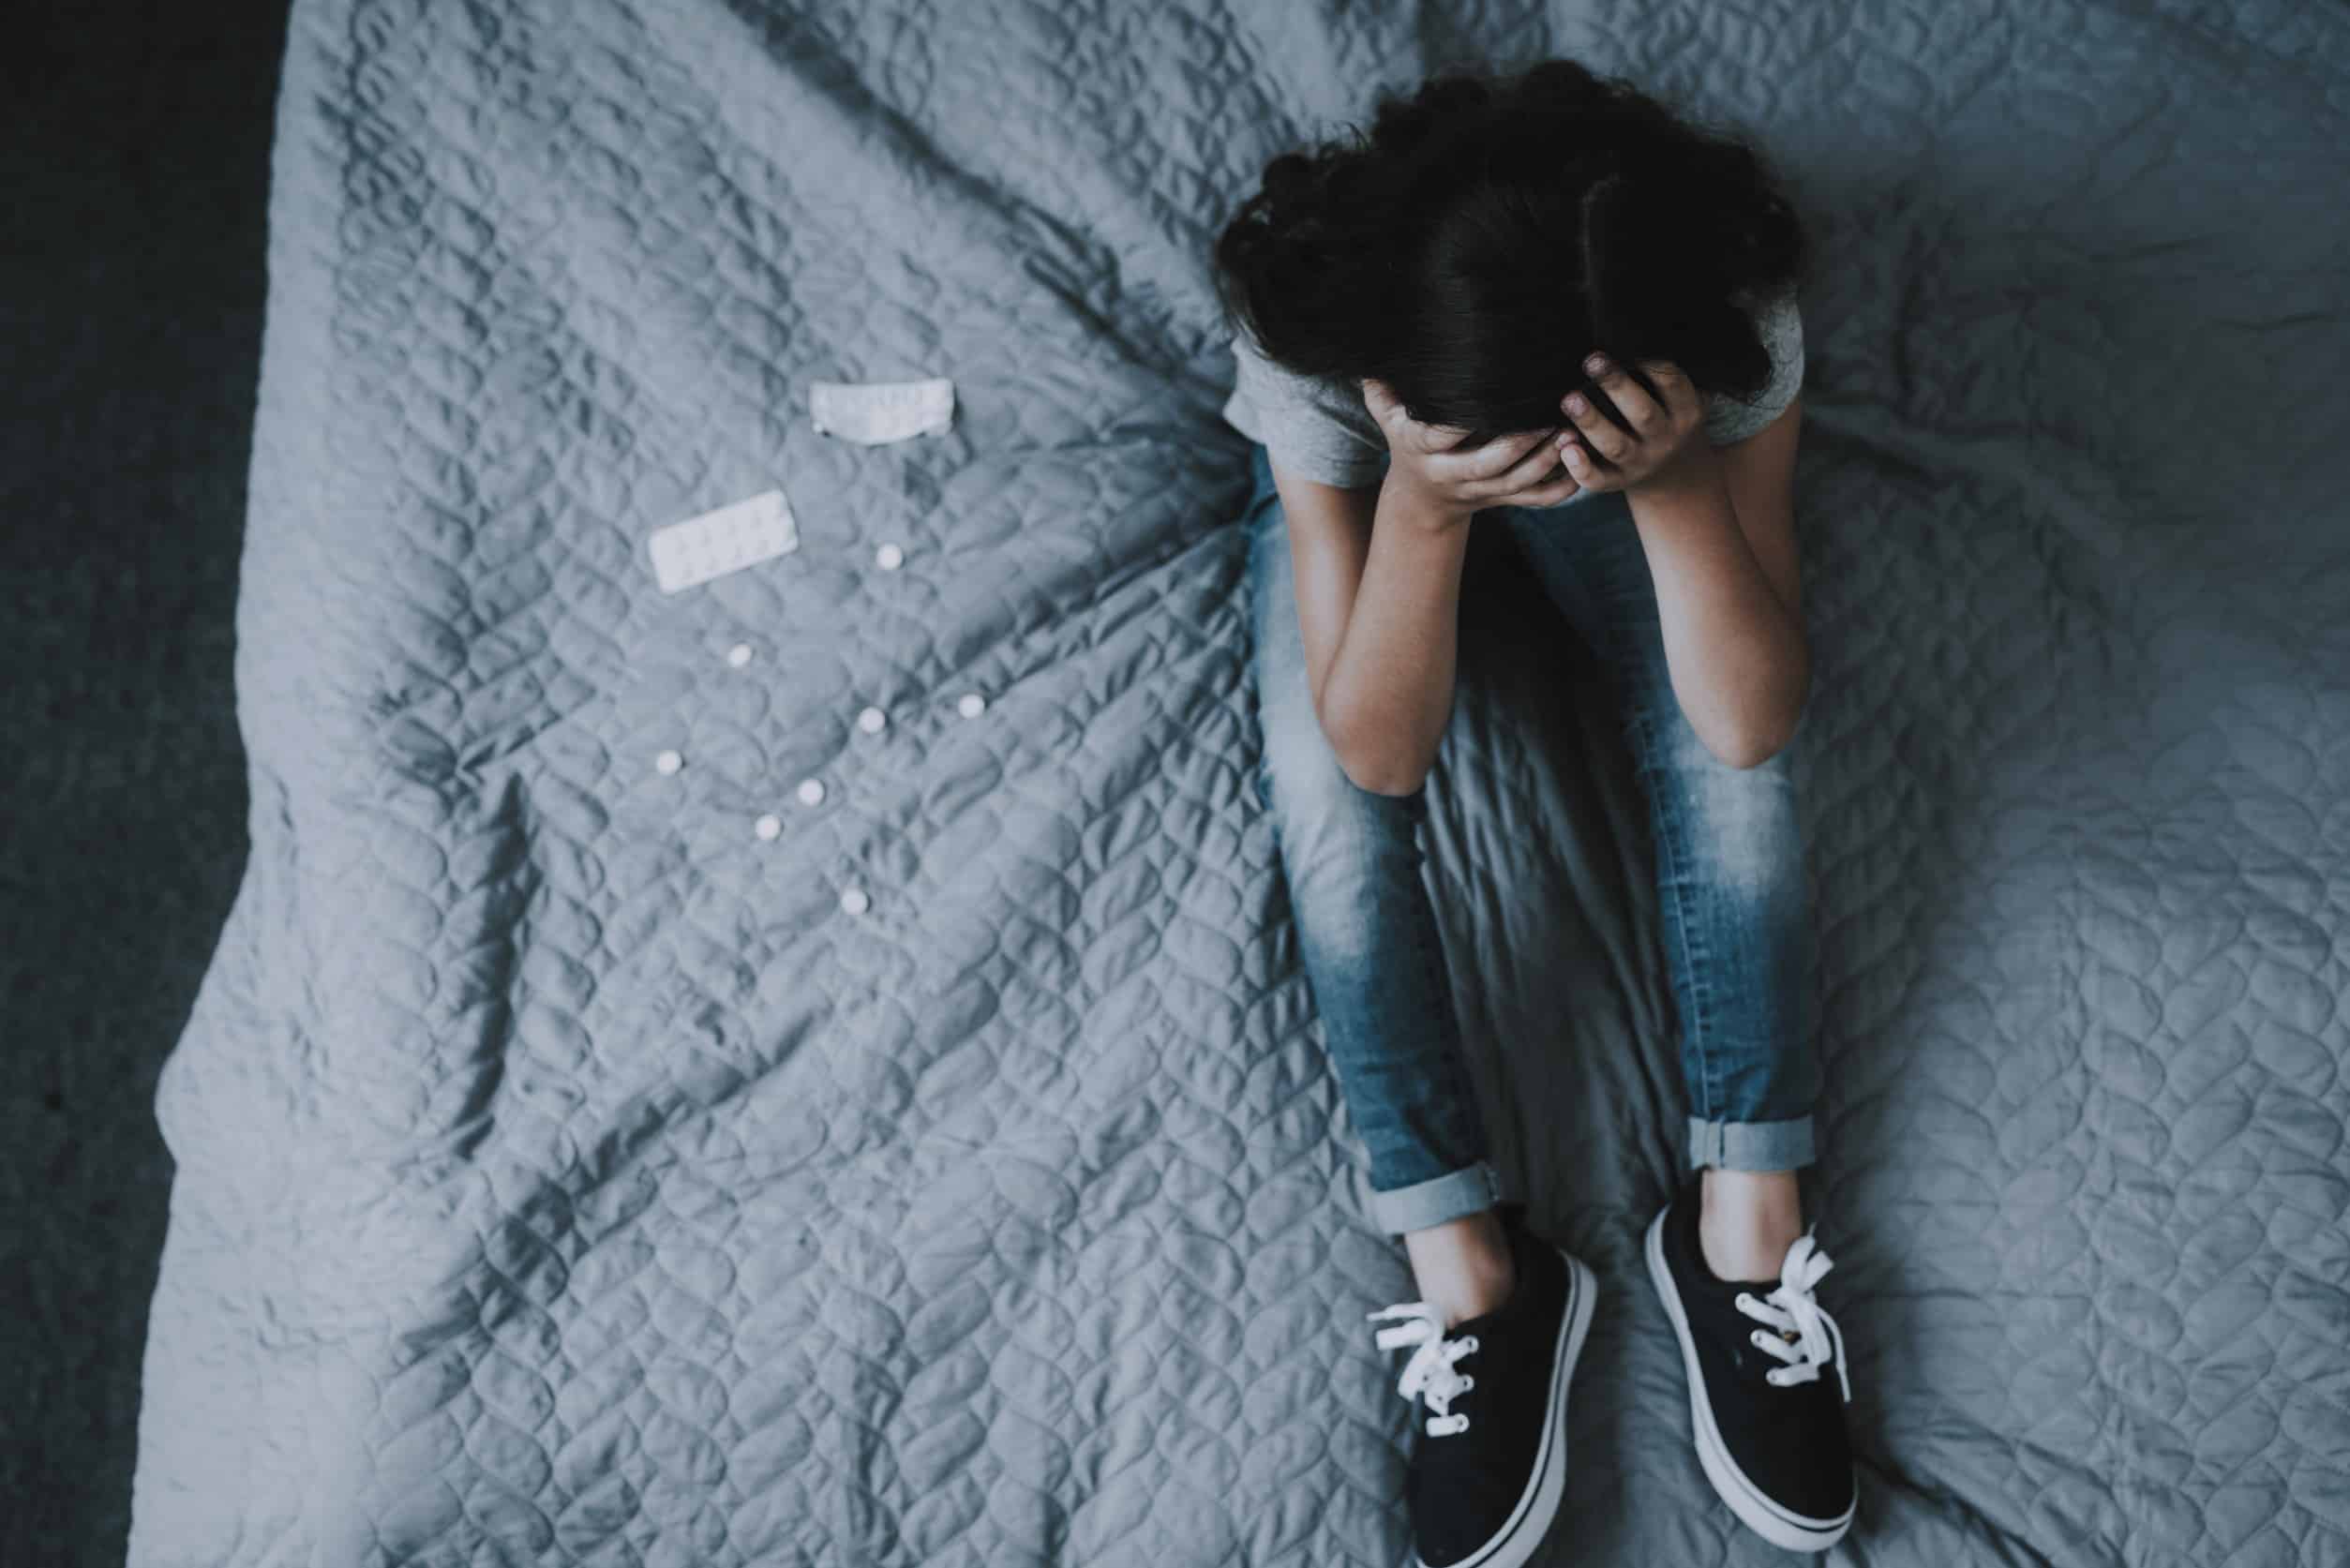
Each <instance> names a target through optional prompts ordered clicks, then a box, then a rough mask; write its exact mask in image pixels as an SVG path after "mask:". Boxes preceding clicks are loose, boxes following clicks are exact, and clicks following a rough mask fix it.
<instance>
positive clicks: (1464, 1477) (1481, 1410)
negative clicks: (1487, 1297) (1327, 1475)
mask: <svg viewBox="0 0 2350 1568" xmlns="http://www.w3.org/2000/svg"><path fill="white" fill-rule="evenodd" d="M1494 1207H1495V1210H1496V1217H1498V1218H1499V1219H1500V1220H1501V1222H1502V1230H1503V1232H1504V1234H1506V1235H1507V1236H1508V1237H1509V1243H1510V1255H1511V1258H1512V1260H1513V1261H1514V1262H1515V1263H1516V1265H1517V1270H1518V1282H1517V1284H1516V1285H1515V1286H1514V1287H1513V1288H1512V1289H1511V1291H1510V1294H1509V1299H1508V1300H1507V1301H1504V1303H1502V1305H1501V1306H1499V1307H1495V1308H1494V1309H1493V1310H1492V1311H1490V1312H1487V1313H1483V1314H1481V1315H1479V1316H1477V1317H1474V1318H1469V1319H1464V1320H1463V1321H1462V1322H1459V1323H1456V1324H1454V1325H1453V1327H1452V1329H1451V1330H1450V1332H1446V1330H1445V1328H1444V1314H1443V1313H1442V1312H1440V1311H1439V1310H1437V1308H1436V1307H1433V1306H1431V1305H1429V1303H1427V1302H1424V1301H1414V1302H1405V1303H1401V1304H1400V1305H1398V1306H1394V1307H1383V1308H1381V1309H1380V1310H1379V1311H1376V1312H1373V1313H1370V1314H1369V1316H1370V1317H1371V1318H1372V1319H1374V1320H1375V1319H1380V1318H1400V1319H1403V1320H1404V1321H1403V1322H1400V1323H1398V1324H1396V1325H1395V1326H1393V1327H1390V1328H1383V1329H1381V1330H1379V1331H1378V1336H1377V1338H1378V1343H1379V1347H1380V1348H1381V1349H1382V1350H1387V1349H1392V1348H1393V1347H1395V1346H1398V1345H1414V1346H1417V1347H1418V1348H1417V1349H1416V1350H1414V1351H1413V1352H1412V1357H1411V1359H1410V1360H1409V1361H1407V1362H1405V1363H1404V1366H1403V1376H1402V1377H1401V1378H1400V1379H1399V1380H1398V1381H1397V1383H1396V1391H1397V1392H1398V1393H1400V1394H1401V1395H1402V1396H1404V1397H1405V1398H1407V1399H1410V1398H1414V1397H1417V1398H1418V1399H1420V1400H1421V1401H1422V1402H1423V1403H1424V1404H1425V1405H1426V1407H1427V1409H1428V1412H1429V1413H1428V1418H1427V1420H1425V1421H1423V1422H1421V1423H1420V1424H1419V1425H1420V1430H1419V1431H1417V1432H1415V1433H1414V1434H1413V1441H1412V1454H1411V1471H1410V1474H1409V1476H1408V1478H1407V1479H1406V1482H1405V1488H1404V1495H1405V1501H1406V1502H1407V1503H1408V1504H1409V1512H1410V1516H1411V1519H1412V1544H1413V1547H1414V1556H1413V1559H1412V1561H1413V1568H1519V1564H1520V1563H1523V1562H1524V1561H1527V1560H1528V1559H1529V1558H1531V1557H1533V1556H1534V1548H1535V1547H1536V1546H1539V1545H1541V1543H1542V1537H1543V1533H1544V1532H1545V1531H1548V1530H1549V1528H1550V1521H1551V1519H1552V1518H1553V1517H1555V1516H1557V1514H1558V1511H1559V1501H1560V1500H1561V1499H1562V1498H1563V1497H1564V1496H1565V1494H1566V1384H1567V1380H1568V1379H1569V1378H1571V1377H1572V1376H1574V1373H1575V1358H1576V1356H1577V1355H1579V1354H1580V1353H1581V1351H1582V1349H1583V1332H1584V1330H1586V1329H1588V1328H1589V1327H1591V1308H1592V1300H1593V1297H1594V1294H1595V1293H1596V1292H1595V1291H1594V1285H1593V1281H1592V1276H1591V1270H1589V1269H1587V1268H1585V1267H1584V1266H1583V1265H1582V1264H1581V1263H1580V1262H1577V1261H1576V1260H1575V1259H1574V1258H1572V1257H1569V1256H1568V1255H1567V1254H1566V1253H1564V1252H1563V1251H1561V1250H1559V1249H1558V1248H1557V1247H1552V1246H1551V1245H1550V1244H1549V1242H1547V1241H1544V1240H1543V1239H1542V1238H1541V1237H1540V1236H1537V1235H1535V1234H1534V1232H1531V1231H1529V1230H1527V1229H1526V1217H1525V1204H1524V1203H1522V1202H1517V1201H1514V1200H1506V1201H1504V1202H1500V1203H1497V1204H1495V1205H1494Z"/></svg>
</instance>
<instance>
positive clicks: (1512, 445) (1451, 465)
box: [1363, 381, 1582, 523]
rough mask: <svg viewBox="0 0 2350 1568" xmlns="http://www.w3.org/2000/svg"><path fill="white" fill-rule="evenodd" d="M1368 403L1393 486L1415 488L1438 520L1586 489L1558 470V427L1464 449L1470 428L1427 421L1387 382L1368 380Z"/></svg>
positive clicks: (1551, 502)
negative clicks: (1405, 406)
mask: <svg viewBox="0 0 2350 1568" xmlns="http://www.w3.org/2000/svg"><path fill="white" fill-rule="evenodd" d="M1363 406H1364V407H1365V408H1368V409H1369V410H1370V414H1371V417H1372V418H1373V419H1375V420H1377V421H1378V422H1379V427H1380V429H1382V430H1383V431H1385V432H1386V437H1387V453H1388V457H1389V462H1388V465H1387V483H1388V484H1390V485H1404V486H1405V487H1407V488H1408V489H1410V490H1411V491H1412V493H1413V494H1414V496H1415V497H1416V498H1418V499H1419V500H1420V501H1421V502H1422V504H1423V505H1425V506H1426V507H1427V508H1428V509H1429V512H1430V513H1431V514H1432V515H1435V516H1436V517H1437V518H1438V519H1439V521H1440V522H1444V523H1455V522H1463V523H1465V522H1467V521H1468V520H1469V518H1470V517H1471V516H1472V515H1474V514H1476V513H1478V512H1481V511H1483V510H1484V509H1485V508H1487V507H1489V506H1528V507H1534V506H1556V505H1558V504H1559V502H1561V501H1563V500H1565V499H1566V498H1567V497H1569V496H1571V495H1573V494H1574V493H1575V492H1576V491H1577V490H1579V489H1580V488H1581V487H1582V486H1581V485H1579V484H1578V483H1577V481H1576V480H1575V479H1574V478H1573V477H1572V476H1571V475H1569V474H1566V473H1564V472H1563V471H1562V470H1561V469H1560V467H1559V452H1558V447H1557V445H1556V444H1555V443H1556V442H1557V441H1558V440H1559V438H1560V437H1561V436H1562V435H1563V434H1564V431H1563V430H1562V429H1561V428H1560V427H1559V426H1552V427H1550V428H1549V429H1545V430H1522V431H1519V432H1516V433H1514V434H1511V435H1506V436H1496V437H1494V438H1493V439H1492V440H1491V441H1487V442H1486V443H1485V444H1484V445H1483V446H1474V447H1470V448H1468V449H1466V450H1462V449H1461V448H1460V447H1459V441H1460V440H1461V438H1462V437H1463V436H1465V435H1466V434H1467V432H1466V431H1464V430H1461V429H1459V428H1458V427H1456V426H1450V425H1423V424H1421V423H1420V422H1419V421H1418V420H1415V419H1414V418H1413V417H1412V416H1411V415H1410V414H1407V413H1405V412H1404V411H1403V404H1402V403H1401V402H1400V401H1399V400H1398V399H1397V397H1396V396H1395V394H1394V393H1393V392H1392V391H1390V390H1389V389H1388V387H1387V385H1386V383H1385V382H1384V381H1365V382H1364V383H1363ZM1568 439H1569V440H1571V439H1572V438H1571V437H1570V438H1568Z"/></svg>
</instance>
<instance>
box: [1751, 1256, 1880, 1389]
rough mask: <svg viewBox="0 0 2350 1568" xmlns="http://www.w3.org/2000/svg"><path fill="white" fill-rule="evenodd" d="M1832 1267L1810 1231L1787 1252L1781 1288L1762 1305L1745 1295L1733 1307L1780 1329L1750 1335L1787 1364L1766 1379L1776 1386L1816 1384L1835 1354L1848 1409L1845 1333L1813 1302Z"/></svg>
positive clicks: (1759, 1346) (1758, 1345) (1759, 1347)
mask: <svg viewBox="0 0 2350 1568" xmlns="http://www.w3.org/2000/svg"><path fill="white" fill-rule="evenodd" d="M1834 1266H1835V1265H1834V1264H1833V1263H1831V1262H1829V1261H1828V1255H1827V1254H1826V1253H1825V1252H1822V1251H1820V1250H1819V1243H1818V1242H1816V1241H1814V1240H1813V1239H1812V1237H1811V1234H1810V1232H1804V1234H1803V1235H1800V1236H1798V1237H1796V1238H1795V1245H1794V1246H1792V1247H1789V1248H1788V1249H1787V1261H1786V1262H1783V1263H1781V1264H1780V1265H1779V1288H1778V1289H1777V1290H1775V1291H1773V1292H1771V1293H1770V1294H1769V1295H1767V1296H1764V1297H1762V1298H1761V1299H1760V1300H1757V1299H1756V1298H1755V1297H1754V1296H1753V1295H1751V1294H1750V1293H1748V1292H1744V1291H1741V1292H1738V1297H1737V1301H1736V1304H1735V1305H1736V1306H1737V1307H1738V1310H1740V1311H1741V1312H1744V1314H1746V1316H1748V1317H1749V1318H1752V1319H1754V1320H1756V1321H1757V1322H1764V1323H1768V1324H1770V1325H1771V1327H1772V1328H1774V1329H1775V1330H1777V1332H1776V1333H1774V1334H1765V1333H1763V1332H1762V1330H1760V1329H1756V1330H1755V1331H1754V1333H1753V1334H1751V1335H1749V1336H1748V1338H1750V1339H1751V1340H1752V1341H1753V1343H1754V1347H1755V1349H1757V1350H1759V1351H1767V1352H1769V1353H1770V1354H1772V1355H1774V1356H1776V1357H1777V1358H1778V1359H1779V1360H1781V1361H1783V1362H1785V1363H1786V1364H1787V1365H1786V1366H1774V1367H1772V1368H1771V1369H1770V1370H1769V1371H1768V1372H1765V1373H1764V1374H1763V1377H1764V1378H1765V1379H1767V1380H1768V1381H1770V1383H1771V1386H1772V1387H1774V1388H1786V1387H1789V1386H1790V1385H1792V1384H1795V1383H1799V1382H1810V1381H1814V1380H1815V1379H1817V1378H1818V1377H1819V1369H1820V1367H1822V1366H1826V1365H1827V1364H1828V1362H1829V1360H1830V1359H1831V1355H1832V1353H1833V1358H1834V1362H1835V1366H1836V1382H1837V1384H1838V1385H1839V1386H1840V1387H1842V1389H1843V1390H1844V1402H1845V1403H1846V1404H1848V1405H1849V1404H1850V1403H1851V1402H1852V1381H1851V1380H1850V1379H1849V1378H1848V1377H1846V1376H1845V1372H1844V1331H1843V1330H1841V1329H1839V1328H1837V1327H1836V1321H1835V1320H1834V1318H1831V1317H1830V1316H1828V1314H1827V1311H1826V1309H1825V1308H1823V1307H1821V1306H1820V1305H1819V1302H1817V1301H1815V1300H1814V1299H1812V1287H1813V1286H1815V1285H1817V1284H1819V1278H1820V1276H1822V1275H1824V1274H1826V1273H1827V1272H1828V1271H1829V1270H1830V1269H1831V1268H1833V1267H1834Z"/></svg>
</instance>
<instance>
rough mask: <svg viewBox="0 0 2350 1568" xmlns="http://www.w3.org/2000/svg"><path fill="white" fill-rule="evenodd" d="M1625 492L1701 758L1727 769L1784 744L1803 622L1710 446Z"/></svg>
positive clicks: (1799, 705)
mask: <svg viewBox="0 0 2350 1568" xmlns="http://www.w3.org/2000/svg"><path fill="white" fill-rule="evenodd" d="M1699 446H1700V447H1701V448H1702V455H1692V458H1691V460H1690V461H1689V462H1688V463H1687V464H1686V466H1685V467H1684V468H1683V469H1682V470H1679V471H1678V473H1677V474H1676V475H1675V476H1674V477H1672V478H1669V479H1668V480H1666V481H1664V482H1661V483H1654V484H1648V485H1632V486H1631V487H1630V488H1629V490H1628V492H1627V493H1626V495H1625V498H1624V499H1625V500H1628V501H1629V502H1630V503H1631V507H1632V520H1633V523H1634V525H1635V526H1637V527H1638V528H1639V533H1640V544H1641V545H1642V546H1643V547H1644V548H1645V549H1646V550H1647V552H1648V566H1649V572H1650V574H1651V575H1652V576H1654V579H1655V583H1656V611H1657V615H1658V617H1659V619H1660V620H1662V621H1663V623H1664V634H1665V661H1666V664H1667V665H1668V666H1669V668H1670V670H1671V672H1672V687H1673V694H1674V696H1675V697H1677V698H1678V699H1679V700H1680V703H1681V710H1682V711H1683V712H1684V713H1685V714H1687V715H1688V717H1689V724H1690V727H1692V728H1693V729H1695V730H1696V731H1697V732H1698V736H1699V739H1702V740H1703V741H1704V742H1705V746H1706V749H1707V750H1708V751H1710V752H1712V753H1713V754H1714V755H1715V756H1717V757H1719V758H1721V759H1722V761H1724V762H1726V763H1728V764H1729V766H1730V767H1732V768H1752V767H1754V766H1756V765H1757V764H1759V763H1762V762H1767V761H1769V760H1770V759H1771V757H1772V756H1773V755H1774V754H1775V753H1776V752H1777V751H1778V750H1779V748H1780V747H1782V746H1784V745H1786V744H1787V741H1788V738H1789V736H1791V735H1793V734H1794V732H1795V726H1796V724H1797V722H1798V721H1799V720H1800V719H1801V718H1802V716H1803V711H1804V698H1805V696H1806V694H1807V693H1808V691H1809V689H1810V685H1811V656H1810V650H1809V649H1808V647H1807V645H1806V643H1805V639H1804V623H1803V621H1802V620H1801V619H1800V618H1799V617H1798V616H1797V614H1796V613H1795V611H1794V610H1792V609H1791V608H1790V607H1789V605H1788V604H1787V602H1786V601H1785V600H1784V599H1782V598H1781V590H1780V589H1779V588H1778V587H1777V586H1776V585H1774V582H1773V581H1772V575H1771V573H1770V572H1769V571H1767V570H1766V569H1765V567H1764V565H1763V563H1762V561H1761V560H1760V559H1759V557H1758V556H1757V555H1756V554H1755V550H1754V546H1753V545H1752V544H1751V543H1750V542H1749V541H1748V539H1747V537H1746V534H1745V531H1744V529H1742V528H1741V526H1740V521H1739V515H1738V513H1737V511H1736V509H1735V507H1734V505H1733V504H1732V502H1731V500H1730V492H1729V483H1728V481H1727V477H1726V475H1725V474H1724V471H1723V466H1722V463H1721V461H1720V459H1719V458H1717V457H1716V456H1714V452H1713V448H1711V447H1710V446H1705V445H1704V443H1703V442H1699Z"/></svg>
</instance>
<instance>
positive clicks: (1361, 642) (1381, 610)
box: [1273, 463, 1469, 795]
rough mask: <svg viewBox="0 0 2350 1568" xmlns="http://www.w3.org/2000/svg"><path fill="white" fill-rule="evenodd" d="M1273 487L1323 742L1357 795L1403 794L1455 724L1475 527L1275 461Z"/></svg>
mask: <svg viewBox="0 0 2350 1568" xmlns="http://www.w3.org/2000/svg"><path fill="white" fill-rule="evenodd" d="M1273 484H1274V487H1275V488H1276V489H1278V490H1280V495H1281V508H1282V511H1283V512H1284V513H1285V514H1286V515H1287V520H1288V524H1289V548H1290V560H1291V562H1292V565H1293V567H1294V568H1295V577H1296V582H1297V626H1298V631H1299V633H1300V635H1302V636H1303V638H1304V641H1305V647H1306V678H1307V680H1308V682H1309V683H1310V685H1311V687H1312V689H1313V701H1314V711H1315V713H1316V715H1317V716H1318V717H1319V718H1320V720H1321V722H1322V733H1323V735H1324V736H1325V738H1326V739H1328V740H1329V742H1330V749H1331V750H1332V751H1334V752H1336V753H1337V754H1338V758H1339V766H1340V768H1342V769H1345V771H1346V776H1347V777H1348V778H1350V779H1352V780H1353V781H1354V782H1355V784H1357V785H1359V786H1361V787H1362V788H1364V789H1367V790H1370V791H1371V792H1372V793H1373V794H1377V795H1408V794H1410V793H1411V792H1412V791H1413V790H1414V789H1416V788H1418V787H1419V785H1420V784H1421V782H1422V781H1423V780H1424V779H1425V778H1426V777H1427V776H1428V769H1429V767H1430V766H1431V765H1432V764H1433V762H1434V760H1435V755H1436V744H1437V742H1438V740H1439V739H1442V738H1443V736H1444V725H1445V724H1446V722H1447V721H1448V720H1449V719H1450V717H1451V715H1452V701H1453V677H1454V670H1455V661H1456V653H1457V650H1458V645H1459V636H1458V633H1459V625H1458V618H1459V602H1460V569H1461V560H1462V557H1463V554H1464V552H1465V550H1466V548H1467V545H1468V536H1469V520H1468V518H1467V517H1466V516H1457V515H1452V514H1449V513H1445V512H1444V511H1441V510H1439V509H1436V508H1433V507H1430V506H1428V505H1426V504H1425V503H1423V502H1422V501H1421V500H1419V499H1418V498H1417V497H1415V496H1414V495H1413V494H1411V493H1410V492H1409V491H1406V490H1404V489H1403V488H1401V487H1400V486H1398V485H1381V486H1380V487H1379V488H1377V489H1370V488H1363V489H1340V488H1338V487H1336V486H1333V485H1321V484H1316V483H1314V482H1312V481H1310V480H1304V479H1297V478H1294V477H1290V476H1287V475H1284V474H1283V473H1282V471H1281V469H1280V465H1279V464H1278V463H1277V464H1275V465H1274V468H1273Z"/></svg>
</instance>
